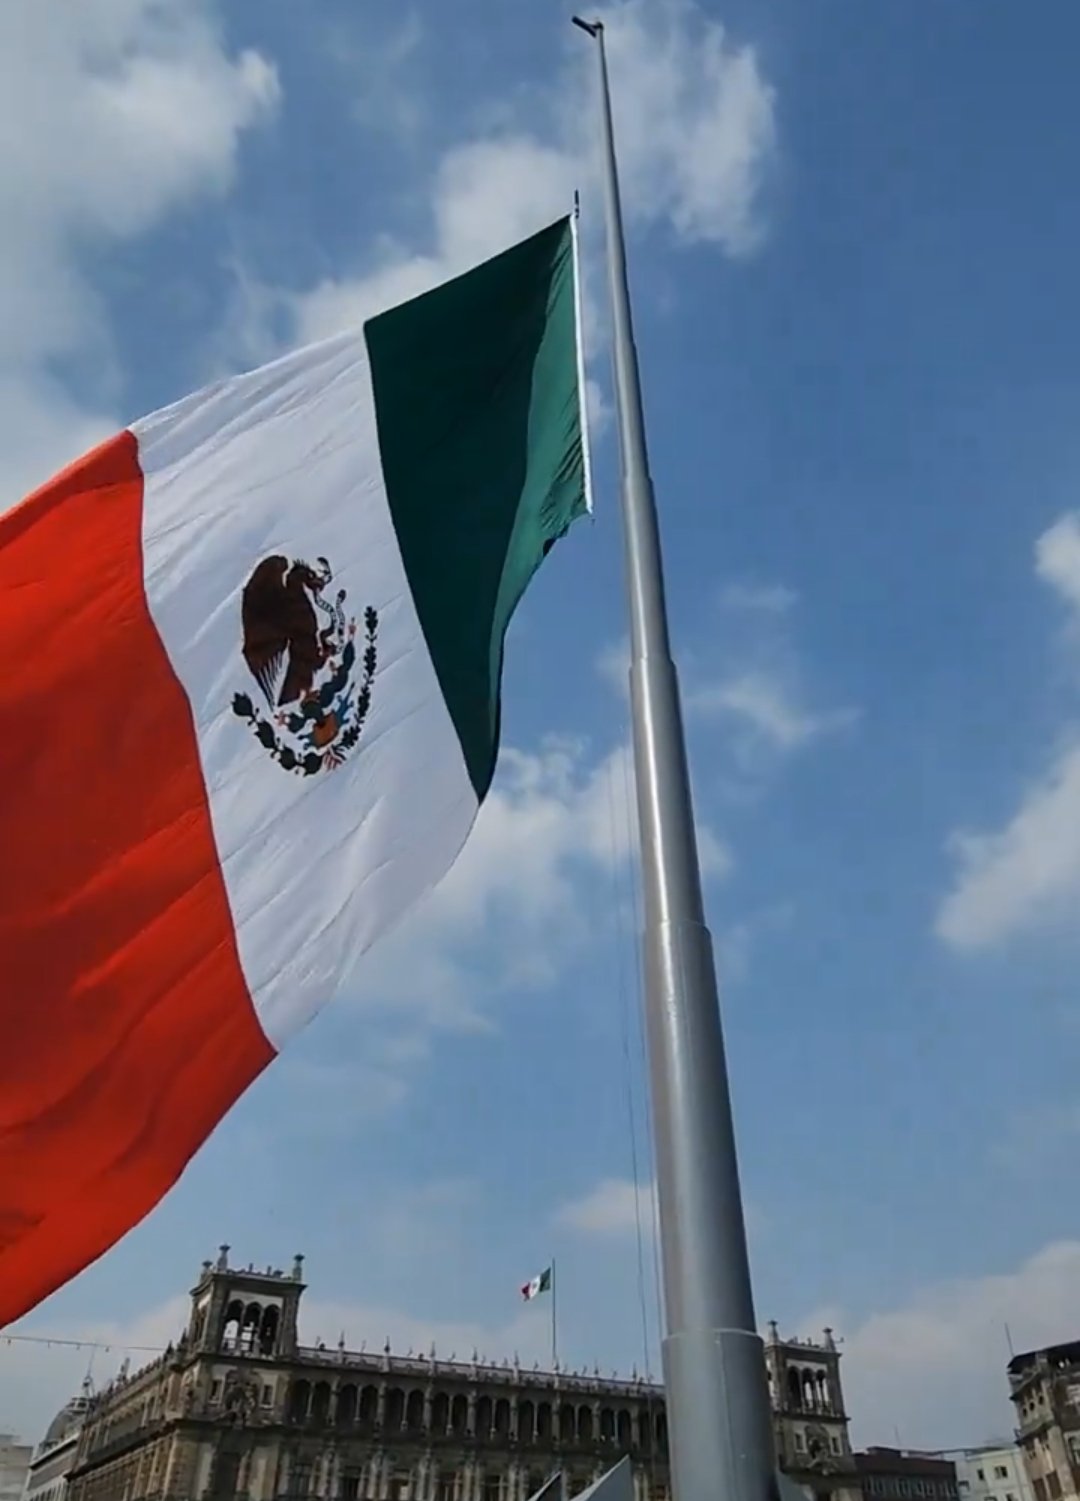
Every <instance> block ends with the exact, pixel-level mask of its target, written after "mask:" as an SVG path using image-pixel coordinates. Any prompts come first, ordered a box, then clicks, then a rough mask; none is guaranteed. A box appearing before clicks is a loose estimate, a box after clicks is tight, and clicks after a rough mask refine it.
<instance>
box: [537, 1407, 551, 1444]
mask: <svg viewBox="0 0 1080 1501" xmlns="http://www.w3.org/2000/svg"><path fill="white" fill-rule="evenodd" d="M536 1436H537V1438H539V1439H545V1438H550V1437H551V1403H550V1402H541V1403H540V1405H539V1406H538V1407H537V1409H536Z"/></svg>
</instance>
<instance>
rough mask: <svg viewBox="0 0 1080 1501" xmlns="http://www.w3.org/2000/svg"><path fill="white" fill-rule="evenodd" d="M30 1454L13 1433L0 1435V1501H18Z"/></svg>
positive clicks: (24, 1480)
mask: <svg viewBox="0 0 1080 1501" xmlns="http://www.w3.org/2000/svg"><path fill="white" fill-rule="evenodd" d="M32 1453H33V1449H32V1447H31V1445H30V1444H21V1443H20V1442H19V1440H18V1438H17V1437H16V1436H15V1434H14V1433H0V1501H19V1498H20V1497H21V1495H22V1493H23V1486H24V1485H25V1484H26V1472H27V1470H28V1468H29V1466H30V1456H31V1454H32Z"/></svg>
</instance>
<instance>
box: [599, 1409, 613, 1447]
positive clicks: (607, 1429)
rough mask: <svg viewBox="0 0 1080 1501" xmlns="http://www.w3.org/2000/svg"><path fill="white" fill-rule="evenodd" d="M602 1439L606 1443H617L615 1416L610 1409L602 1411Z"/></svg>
mask: <svg viewBox="0 0 1080 1501" xmlns="http://www.w3.org/2000/svg"><path fill="white" fill-rule="evenodd" d="M600 1437H601V1438H602V1439H603V1440H604V1442H605V1443H608V1444H613V1443H614V1442H615V1414H614V1412H613V1411H612V1410H611V1408H610V1407H601V1409H600Z"/></svg>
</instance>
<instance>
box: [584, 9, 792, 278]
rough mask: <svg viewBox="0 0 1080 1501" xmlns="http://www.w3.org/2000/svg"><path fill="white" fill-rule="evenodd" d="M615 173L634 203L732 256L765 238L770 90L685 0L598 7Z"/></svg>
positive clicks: (750, 60) (752, 57)
mask: <svg viewBox="0 0 1080 1501" xmlns="http://www.w3.org/2000/svg"><path fill="white" fill-rule="evenodd" d="M604 19H605V22H606V26H607V31H606V36H607V46H608V58H609V63H610V68H611V74H612V82H613V89H614V106H613V109H614V114H615V124H616V133H617V137H618V145H619V153H620V172H621V176H622V178H623V181H624V184H625V189H626V194H627V198H628V202H629V204H630V207H631V211H632V212H634V213H636V214H637V215H639V216H641V217H643V218H646V217H647V218H655V217H661V216H663V217H666V218H668V219H670V221H671V223H672V224H673V225H674V226H675V229H676V230H677V231H678V233H679V234H680V235H681V236H682V237H683V238H684V239H685V240H687V241H691V242H694V241H697V242H707V243H711V244H716V245H721V246H723V248H724V249H725V250H726V251H727V252H728V253H729V254H731V255H742V254H746V253H748V252H749V251H751V250H753V249H754V248H755V247H756V246H757V244H758V242H759V240H760V238H761V232H762V231H761V222H760V218H759V215H758V207H759V205H758V195H759V190H760V186H761V176H762V171H763V168H764V167H765V166H766V165H767V164H768V162H769V160H770V157H771V155H772V152H773V150H774V148H775V144H776V121H775V96H774V93H773V90H772V88H771V87H770V86H769V85H768V84H767V83H766V81H765V80H764V78H763V77H762V74H761V70H760V67H759V65H758V61H757V56H756V54H755V52H754V50H753V48H750V47H743V48H736V47H733V46H732V45H731V43H730V42H729V40H728V38H727V36H726V34H725V31H724V28H723V27H722V26H721V25H720V24H719V22H717V21H714V20H710V19H707V18H706V16H705V14H704V12H703V11H702V10H701V9H699V8H698V7H697V6H696V5H694V4H692V3H690V0H668V3H663V4H656V3H650V0H629V3H627V4H624V5H621V6H618V7H613V8H612V9H611V10H610V11H608V12H607V13H606V14H605V16H604Z"/></svg>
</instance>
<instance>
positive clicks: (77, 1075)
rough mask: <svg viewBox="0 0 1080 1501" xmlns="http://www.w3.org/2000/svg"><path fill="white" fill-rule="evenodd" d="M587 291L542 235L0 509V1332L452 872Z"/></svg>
mask: <svg viewBox="0 0 1080 1501" xmlns="http://www.w3.org/2000/svg"><path fill="white" fill-rule="evenodd" d="M577 287H578V284H577V272H576V255H575V248H574V225H573V223H572V222H571V220H569V219H563V220H560V221H559V222H558V223H556V224H553V225H551V226H550V227H549V228H547V229H545V230H543V231H542V232H541V233H539V234H537V235H534V236H533V237H532V238H531V239H529V240H527V241H525V242H524V243H523V244H520V245H517V246H515V247H514V248H513V249H511V250H508V251H506V252H505V253H504V254H502V255H499V256H497V257H496V258H495V259H494V260H491V261H489V262H487V263H486V264H485V265H483V266H480V267H479V268H478V269H476V270H473V271H471V272H469V273H467V274H466V275H464V276H461V277H459V278H457V279H456V280H454V281H452V282H449V283H447V284H446V285H445V286H442V287H440V288H438V289H437V290H435V291H433V292H429V293H427V294H426V295H424V296H422V297H418V298H416V299H415V300H414V301H412V302H409V303H406V304H404V305H403V306H401V307H397V308H395V309H393V310H392V311H390V312H386V313H383V314H381V315H380V316H378V317H376V318H373V319H371V320H370V321H369V322H368V323H367V324H366V325H364V327H363V328H360V329H357V330H353V331H350V332H348V333H342V334H340V335H338V336H336V337H334V338H331V339H329V340H327V341H326V342H324V343H320V344H316V345H314V346H312V347H310V348H305V349H301V350H298V351H297V352H295V353H293V354H289V355H287V356H285V357H284V358H282V359H279V360H276V361H275V362H274V363H273V364H270V365H267V366H265V367H263V368H262V369H258V370H254V371H252V372H250V373H248V374H245V375H240V376H237V377H235V378H232V379H228V380H225V381H223V382H221V383H219V384H217V385H215V386H212V387H210V388H208V389H206V390H204V391H200V392H199V393H198V394H197V395H194V396H190V397H188V398H186V399H185V400H182V401H180V402H178V403H177V404H176V405H175V406H171V407H167V408H166V409H165V410H163V411H159V412H156V413H154V414H153V415H152V416H150V417H146V418H143V419H142V420H141V421H139V422H135V423H133V424H132V425H131V427H130V428H128V429H127V430H126V431H124V432H121V433H119V434H118V435H117V436H116V437H115V438H113V439H111V440H110V441H108V442H106V443H104V444H103V445H102V446H101V447H100V448H98V449H96V450H95V451H94V452H92V453H90V454H88V455H87V456H86V457H85V458H83V459H81V460H79V461H78V462H77V463H76V464H74V465H73V466H72V467H71V468H69V469H67V470H66V471H65V472H64V473H62V474H60V475H59V476H57V478H55V479H54V480H52V481H51V482H50V483H49V484H47V485H45V486H44V487H43V488H42V489H40V490H38V491H37V492H36V493H35V494H33V495H31V496H30V497H29V499H27V500H25V501H23V503H22V504H21V505H19V506H16V507H15V508H14V509H12V510H9V511H8V512H6V513H5V514H3V515H0V661H2V662H3V671H2V672H0V770H2V786H3V796H2V798H0V973H2V974H3V983H2V985H0V1039H2V1041H0V1325H3V1324H6V1323H7V1322H9V1321H10V1320H12V1319H15V1318H17V1317H18V1316H19V1315H20V1314H22V1313H24V1312H25V1311H26V1310H27V1309H29V1308H30V1307H32V1306H33V1305H34V1304H35V1303H36V1302H38V1301H39V1300H40V1299H41V1298H43V1297H44V1296H45V1295H46V1294H47V1293H49V1292H51V1291H52V1290H53V1289H54V1288H56V1287H58V1286H59V1285H60V1284H61V1283H63V1282H64V1281H66V1280H67V1279H68V1278H69V1277H71V1276H72V1275H73V1274H74V1273H75V1272H77V1271H79V1270H80V1269H81V1268H82V1267H84V1266H85V1265H86V1264H87V1263H88V1262H90V1261H92V1260H93V1259H94V1258H95V1257H97V1256H98V1255H100V1254H101V1253H102V1252H103V1251H104V1250H106V1249H107V1248H108V1247H109V1246H110V1245H111V1244H112V1243H113V1242H114V1241H116V1240H117V1239H118V1238H119V1237H120V1236H121V1235H123V1233H124V1232H125V1231H126V1230H128V1229H129V1228H130V1227H131V1226H132V1225H134V1224H135V1223H136V1222H137V1221H138V1220H140V1219H141V1218H142V1217H143V1215H145V1214H146V1213H147V1212H148V1211H149V1210H150V1209H151V1208H153V1206H154V1205H155V1204H156V1203H157V1201H158V1200H159V1199H160V1198H161V1196H162V1194H163V1193H164V1192H165V1191H166V1190H167V1189H168V1187H169V1186H170V1185H171V1184H172V1183H173V1182H174V1181H175V1179H176V1178H177V1176H178V1175H179V1174H180V1172H181V1171H182V1169H183V1167H184V1165H185V1163H186V1162H187V1161H188V1159H189V1158H190V1157H191V1156H192V1154H193V1153H194V1152H195V1150H196V1149H197V1148H198V1146H199V1145H200V1143H201V1142H202V1141H204V1140H205V1138H206V1137H207V1136H208V1135H209V1133H210V1132H211V1131H212V1130H213V1128H214V1126H215V1125H216V1124H217V1122H218V1121H219V1120H220V1118H221V1117H222V1115H223V1114H224V1113H225V1112H226V1111H227V1110H228V1109H229V1107H230V1106H231V1105H232V1103H233V1102H234V1101H235V1100H236V1098H237V1097H238V1096H239V1095H240V1094H241V1093H242V1092H243V1091H244V1090H245V1089H246V1088H247V1086H248V1085H249V1084H250V1083H251V1082H252V1080H253V1079H254V1078H255V1077H256V1076H257V1075H258V1074H259V1073H260V1072H261V1071H262V1070H263V1069H264V1068H265V1067H266V1065H267V1064H268V1063H269V1062H270V1061H271V1059H273V1058H274V1057H275V1055H276V1054H277V1053H278V1051H279V1050H280V1049H281V1048H282V1047H283V1046H284V1045H285V1043H286V1042H287V1041H288V1039H289V1038H290V1037H291V1036H292V1035H293V1033H295V1032H296V1031H297V1030H298V1029H299V1028H300V1027H302V1026H303V1025H304V1023H305V1022H307V1021H308V1020H309V1019H310V1017H311V1016H313V1015H314V1013H315V1012H316V1011H318V1010H319V1008H320V1007H322V1006H323V1005H325V1004H326V1002H327V1001H328V1000H330V998H331V997H332V995H333V994H334V992H335V990H336V989H337V988H338V986H339V984H340V983H341V982H342V980H343V979H345V978H347V977H348V975H349V973H350V969H351V967H352V966H353V964H354V962H355V960H356V959H357V958H358V957H359V956H360V955H361V954H363V953H364V952H365V950H366V949H368V948H369V947H370V945H371V944H373V943H374V942H375V940H376V939H377V938H379V937H380V935H382V934H383V933H385V932H387V931H388V930H389V929H390V928H392V927H393V926H394V925H395V924H396V923H397V922H398V921H399V920H400V919H401V917H402V916H403V915H404V914H405V913H406V912H407V910H408V909H409V907H410V906H411V905H412V904H413V903H414V902H415V901H416V900H417V899H418V898H419V897H420V896H421V895H422V894H423V893H424V892H426V891H427V890H428V889H429V888H430V887H432V886H434V885H435V883H436V882H438V881H439V880H440V879H441V878H442V877H443V876H444V875H445V874H446V872H447V870H448V869H449V868H450V866H451V864H452V863H453V861H454V859H455V857H456V855H457V853H458V851H459V850H460V849H461V847H462V844H463V842H464V841H465V839H466V837H467V835H468V833H469V830H470V828H471V827H472V824H473V820H474V819H475V817H476V813H477V809H478V808H479V805H480V803H481V802H482V801H483V799H484V796H485V794H486V793H487V791H488V789H489V787H490V785H491V779H492V774H493V772H494V769H495V760H496V754H497V751H498V742H499V693H500V677H501V673H502V662H503V638H504V635H505V632H506V628H507V625H508V623H509V620H510V617H511V615H512V614H513V611H514V608H515V606H516V605H517V603H518V600H519V599H520V598H521V595H522V593H523V591H524V590H525V588H526V586H527V585H528V583H529V580H530V579H531V578H532V575H533V573H534V572H535V570H536V569H537V567H538V566H539V564H540V562H541V560H542V559H543V557H544V556H545V555H546V553H547V552H548V550H549V548H550V547H551V546H552V544H553V543H555V542H556V541H557V540H558V539H559V538H560V537H562V536H563V534H564V533H565V532H566V530H567V528H568V527H569V526H570V524H571V522H572V521H573V520H574V519H575V518H576V517H578V516H580V515H581V514H582V512H583V511H584V510H585V509H586V507H587V499H588V479H587V467H588V466H587V455H586V433H585V423H584V417H583V414H582V394H583V382H582V375H581V350H580V340H579V334H578V329H579V318H578V313H577V307H578V303H577Z"/></svg>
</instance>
